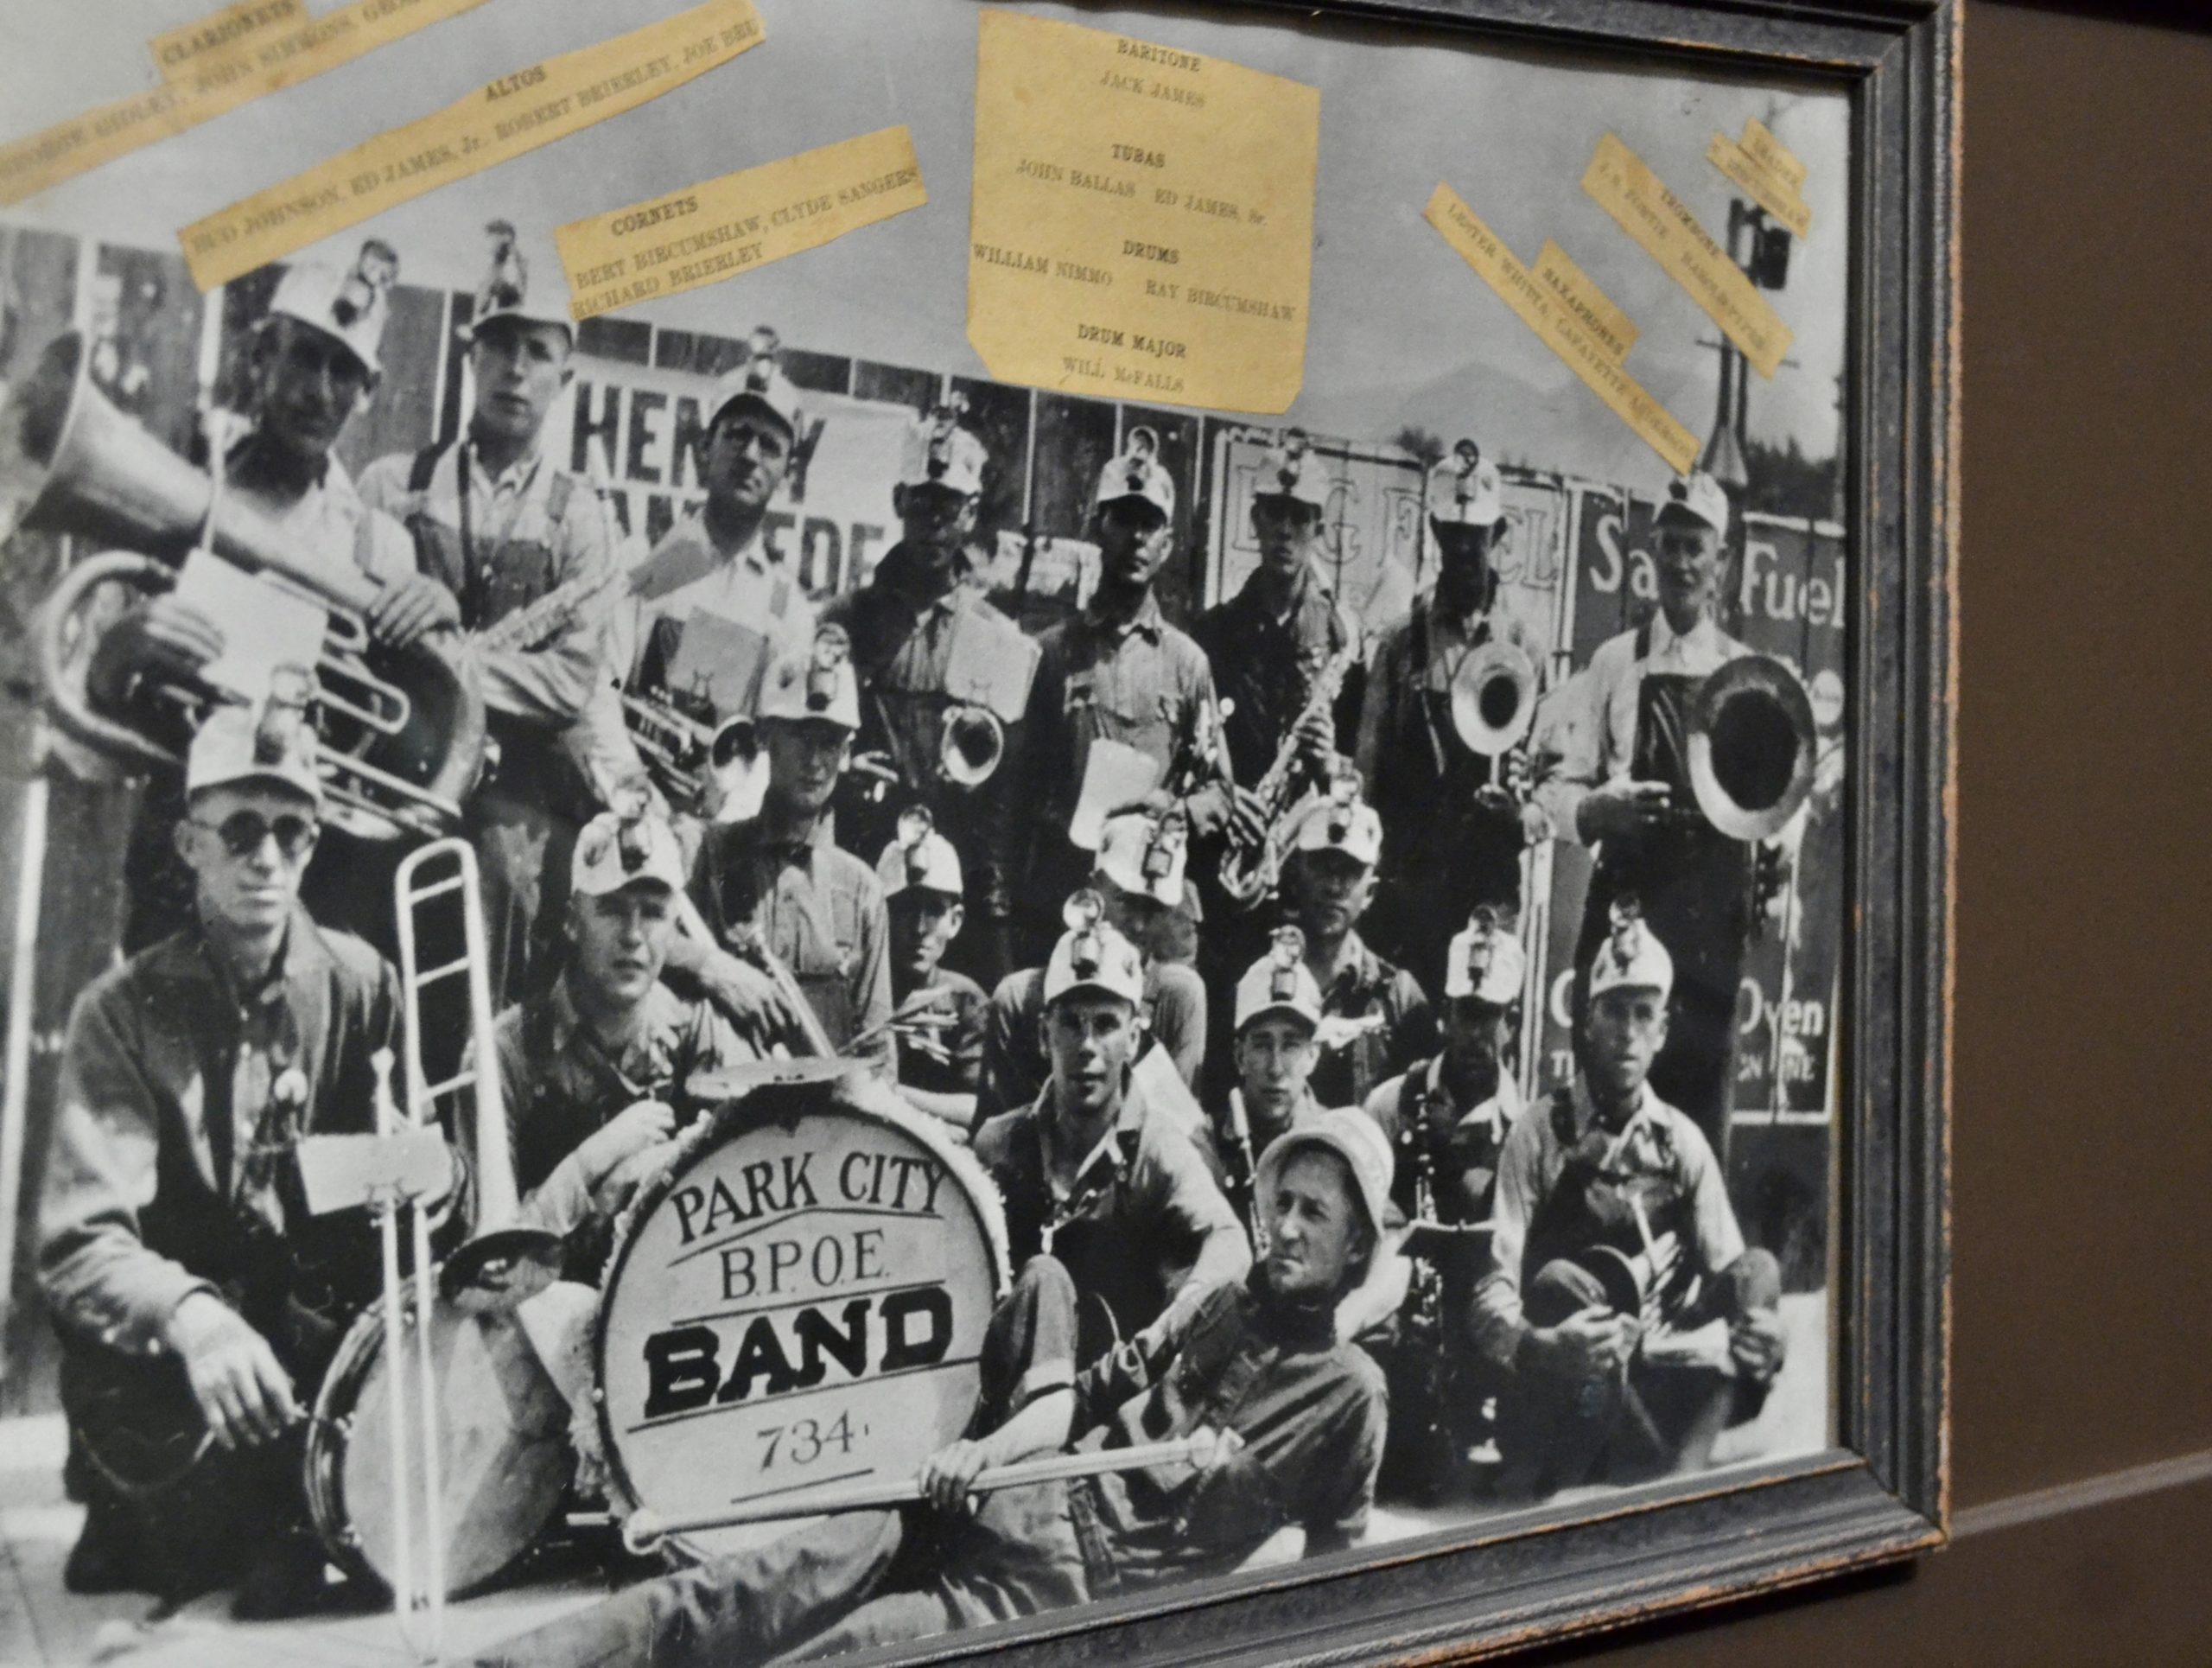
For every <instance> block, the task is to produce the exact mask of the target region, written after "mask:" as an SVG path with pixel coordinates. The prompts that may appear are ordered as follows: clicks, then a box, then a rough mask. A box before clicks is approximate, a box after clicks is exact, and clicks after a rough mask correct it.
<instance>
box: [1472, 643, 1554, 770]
mask: <svg viewBox="0 0 2212 1668" xmlns="http://www.w3.org/2000/svg"><path fill="white" fill-rule="evenodd" d="M1451 692H1452V729H1453V730H1454V731H1455V732H1456V733H1457V734H1458V735H1459V739H1460V740H1461V741H1462V742H1465V743H1466V745H1467V748H1468V749H1469V750H1470V751H1471V752H1474V753H1479V754H1483V755H1484V757H1485V758H1491V759H1495V758H1498V757H1500V756H1502V755H1503V754H1508V753H1510V752H1511V751H1512V750H1513V749H1514V748H1516V747H1518V746H1520V745H1521V743H1522V741H1523V740H1525V739H1526V738H1527V736H1528V734H1529V726H1530V725H1531V724H1533V723H1535V721H1536V663H1535V661H1533V660H1531V659H1529V656H1528V655H1527V653H1524V652H1523V651H1522V649H1520V648H1519V647H1517V646H1515V645H1513V644H1511V643H1507V642H1503V641H1500V640H1497V639H1496V638H1492V639H1491V640H1490V641H1489V642H1487V643H1484V644H1483V645H1481V646H1479V647H1478V648H1472V649H1469V650H1468V651H1467V652H1466V653H1465V654H1463V655H1461V656H1460V657H1459V665H1456V666H1454V667H1452V685H1451Z"/></svg>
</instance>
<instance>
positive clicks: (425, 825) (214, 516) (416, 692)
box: [0, 334, 485, 839]
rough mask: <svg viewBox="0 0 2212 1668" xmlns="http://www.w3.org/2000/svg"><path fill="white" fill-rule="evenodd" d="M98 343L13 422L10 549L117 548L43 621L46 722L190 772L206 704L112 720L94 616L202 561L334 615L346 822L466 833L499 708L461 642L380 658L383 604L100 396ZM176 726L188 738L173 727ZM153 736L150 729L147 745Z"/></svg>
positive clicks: (59, 349) (333, 737)
mask: <svg viewBox="0 0 2212 1668" xmlns="http://www.w3.org/2000/svg"><path fill="white" fill-rule="evenodd" d="M87 358H88V356H87V355H86V352H85V344H84V341H83V339H82V338H81V337H79V336H77V335H75V334H69V335H63V336H59V337H56V338H55V339H54V341H52V342H49V343H48V345H47V347H46V349H45V351H44V353H42V354H41V357H40V360H39V364H38V366H37V369H36V370H35V372H33V374H32V376H31V378H30V379H29V382H28V383H26V385H24V387H23V390H22V398H20V399H19V400H17V401H16V403H15V404H12V405H5V406H0V541H4V540H5V539H6V538H7V537H8V536H9V535H10V533H11V532H14V530H15V528H16V525H22V526H24V527H26V528H32V529H43V530H46V531H48V532H60V533H67V534H70V535H72V536H75V537H79V538H87V539H93V540H98V541H101V542H103V543H105V544H107V545H109V546H111V547H112V548H111V549H109V550H108V551H106V552H105V554H101V555H96V556H92V557H87V558H86V559H85V560H83V561H80V562H79V563H76V564H75V565H74V566H73V567H72V568H71V569H70V570H69V571H68V573H67V575H65V576H63V578H62V580H61V583H60V584H58V585H57V586H55V587H54V590H53V591H52V592H51V593H50V594H49V595H48V597H47V599H46V601H45V602H43V603H42V604H41V607H40V610H39V614H38V617H37V619H36V621H35V622H34V626H33V651H34V658H35V665H36V667H37V670H38V673H39V678H40V681H41V684H42V686H43V692H44V696H45V700H46V705H47V709H48V712H49V713H50V714H51V715H52V716H53V718H54V723H55V726H56V728H57V729H60V731H61V732H62V734H64V735H67V736H69V737H70V738H71V739H72V740H73V741H75V742H79V743H80V744H81V745H83V746H85V747H86V748H91V749H92V750H93V751H94V752H97V753H99V754H103V755H105V756H106V757H108V758H111V759H114V760H116V761H119V762H120V763H122V764H123V765H124V766H126V767H130V768H133V769H137V770H145V769H149V768H151V769H156V770H161V771H181V769H182V768H183V759H182V751H181V745H180V732H181V733H188V732H189V730H190V729H191V728H193V727H194V725H196V723H197V722H198V720H199V718H200V713H201V709H202V708H203V707H204V706H205V704H206V700H207V694H206V691H204V690H202V689H198V688H192V687H186V686H183V685H168V686H162V687H160V688H157V689H156V691H154V693H156V695H158V696H159V697H161V699H160V701H159V703H149V705H150V707H151V710H150V713H149V715H147V716H138V718H137V724H134V723H124V722H123V721H121V720H120V719H118V718H116V717H111V716H108V715H106V714H105V713H102V712H99V711H97V710H95V709H94V707H93V705H92V701H91V699H90V697H89V696H88V694H87V692H86V689H85V686H84V681H85V676H86V672H87V671H88V669H89V665H90V662H91V659H92V656H91V655H90V654H89V653H85V652H84V646H85V643H86V640H87V639H88V638H89V637H90V635H91V633H92V630H93V627H92V622H91V621H90V619H89V618H88V612H87V611H88V607H89V605H91V604H92V602H94V600H95V597H96V595H97V594H98V593H99V592H101V591H102V590H103V589H105V588H108V587H111V586H115V585H118V584H119V585H122V586H124V587H127V588H129V589H132V590H135V591H139V592H144V593H147V594H152V593H155V592H158V591H162V590H165V589H168V588H169V587H170V586H171V585H173V584H174V583H175V569H176V566H177V564H178V563H181V562H182V560H183V558H184V557H185V556H186V554H187V553H188V552H189V551H192V550H194V549H195V548H198V549H202V550H206V551H208V552H210V553H211V554H213V555H214V556H218V557H222V558H223V559H224V560H226V561H228V562H231V563H235V564H236V565H238V566H239V567H242V568H244V569H245V570H248V571H249V572H252V573H256V574H258V575H259V576H262V577H264V579H267V580H269V581H270V582H271V583H276V584H278V585H281V586H283V587H284V588H286V589H289V590H292V591H295V592H296V593H299V594H300V595H304V596H305V597H307V598H308V600H310V601H311V602H315V603H318V604H320V605H321V607H322V608H324V610H325V611H326V613H327V615H328V617H329V626H328V628H327V629H328V634H327V637H326V639H325V641H324V644H323V647H322V652H321V658H320V659H319V661H318V663H317V665H316V666H315V681H316V684H317V695H316V699H315V702H314V708H315V727H316V729H317V731H318V733H319V734H320V735H321V740H322V743H323V747H322V755H323V756H322V773H323V778H324V788H325V792H326V793H327V794H328V796H329V798H330V800H331V802H332V804H333V805H334V807H336V809H337V815H336V816H334V818H333V820H334V821H337V822H340V824H342V825H344V826H346V828H347V829H348V830H349V831H352V832H354V833H356V834H360V835H363V836H365V837H371V838H377V839H392V838H397V837H400V836H401V835H403V834H405V833H409V832H417V833H429V834H438V833H442V832H443V831H445V830H447V829H448V828H449V827H451V826H452V825H453V824H455V823H457V822H458V821H459V820H460V818H461V801H462V800H463V799H465V798H466V797H467V794H468V793H469V792H470V791H471V790H472V789H473V788H474V786H475V784H476V779H477V775H478V773H479V771H480V769H481V767H482V765H483V761H484V748H485V712H484V696H483V691H482V690H481V688H480V686H479V684H478V683H477V681H476V679H475V678H474V677H472V676H470V675H468V674H467V672H466V671H465V670H464V668H463V666H462V664H461V645H460V643H459V641H458V640H457V639H454V637H452V636H451V635H450V634H447V633H440V634H435V635H433V636H431V637H428V638H424V639H423V640H421V641H419V642H417V643H416V644H413V645H411V646H410V647H408V648H406V649H404V650H401V649H391V648H390V647H388V646H384V645H381V644H372V642H371V641H370V640H369V633H368V627H367V624H366V618H367V614H368V612H369V609H370V608H371V607H372V605H373V603H374V602H375V601H376V597H377V593H378V588H377V585H376V583H375V582H373V581H372V580H371V579H370V578H369V577H368V576H367V575H365V574H363V573H360V572H359V571H357V570H355V569H353V567H352V566H350V565H348V564H344V563H324V562H318V561H317V560H316V559H315V557H313V556H311V555H309V554H308V553H307V552H305V551H301V550H299V549H298V548H297V547H296V545H295V544H294V543H293V542H292V540H291V538H290V536H289V535H288V534H287V533H286V532H284V531H283V529H282V528H280V527H278V526H277V524H276V523H275V522H273V521H271V520H270V519H269V518H268V517H266V516H264V515H262V514H261V513H259V512H257V511H256V510H254V509H253V508H252V507H251V506H248V505H245V504H243V503H241V502H239V501H238V500H237V499H236V498H235V497H226V496H225V495H224V494H223V493H222V491H221V489H220V487H219V483H218V482H217V481H215V480H214V479H213V477H211V476H209V475H208V474H205V473H204V472H202V471H201V470H199V469H196V468H194V467H193V466H192V465H191V464H189V463H188V462H185V460H184V459H182V458H181V457H179V456H177V455H176V454H175V453H174V452H172V451H170V450H169V449H168V448H167V447H165V446H163V445H162V443H161V442H159V441H157V440H156V439H155V438H154V437H153V436H150V435H149V434H147V433H146V432H145V430H143V429H141V428H139V427H138V426H137V424H136V423H132V422H131V421H130V419H129V418H128V417H124V415H123V414H122V413H121V412H120V411H118V410H116V408H115V407H114V405H112V404H110V403H109V401H108V400H107V398H105V396H104V395H103V394H102V393H101V392H99V389H98V388H96V387H94V386H93V385H92V382H91V380H90V378H89V375H88V373H87V369H86V366H87ZM164 710H166V712H167V714H173V715H175V716H176V717H177V718H178V719H179V720H180V721H181V722H179V723H168V722H167V721H166V717H165V716H164ZM138 725H143V726H145V727H143V728H141V727H137V726H138Z"/></svg>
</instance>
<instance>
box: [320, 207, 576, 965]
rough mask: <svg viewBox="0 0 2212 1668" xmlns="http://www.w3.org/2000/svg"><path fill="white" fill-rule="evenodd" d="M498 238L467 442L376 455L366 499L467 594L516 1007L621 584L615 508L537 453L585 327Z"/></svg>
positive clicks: (552, 877) (495, 871) (501, 927)
mask: <svg viewBox="0 0 2212 1668" xmlns="http://www.w3.org/2000/svg"><path fill="white" fill-rule="evenodd" d="M488 229H489V230H490V232H492V235H493V261H492V270H491V271H490V273H489V274H488V275H487V276H486V279H485V282H484V284H483V287H482V288H481V289H480V290H478V291H477V293H476V308H475V313H474V317H473V318H472V320H471V321H470V322H469V323H468V324H467V325H465V326H463V327H462V328H461V332H460V334H461V340H462V341H465V342H467V344H468V368H469V372H470V374H471V377H472V379H473V380H474V384H475V408H474V411H473V412H472V413H471V415H470V417H469V419H468V431H467V434H466V435H464V436H462V437H461V441H460V442H459V443H458V444H440V445H432V446H428V447H425V448H423V449H422V450H421V451H419V452H412V453H398V454H395V455H392V456H390V457H386V458H382V459H379V460H378V462H375V463H373V464H372V465H371V466H370V467H369V468H367V469H366V470H365V471H364V472H363V474H362V475H361V497H362V499H363V500H364V501H365V502H366V503H367V504H369V505H370V506H372V507H374V508H376V509H379V510H382V511H384V512H386V513H387V514H389V515H391V517H392V518H393V519H396V520H398V521H400V522H401V523H403V524H404V525H405V526H406V528H407V530H408V532H410V533H411V534H413V535H414V539H415V551H416V563H417V564H418V565H419V566H420V567H421V569H422V570H423V572H424V573H426V574H429V575H430V576H433V577H435V579H437V580H438V582H439V583H442V585H444V586H445V587H446V588H447V589H448V590H450V591H451V592H452V593H453V594H454V595H455V596H456V597H457V598H458V599H459V600H460V604H461V628H462V629H463V630H464V631H465V632H467V633H468V640H469V643H470V648H471V653H470V665H471V668H472V670H473V671H474V673H475V675H476V677H477V678H479V679H480V681H481V683H482V684H483V687H484V701H485V705H486V708H487V710H488V719H489V728H490V732H491V735H492V737H493V740H494V741H496V742H498V743H499V754H498V759H497V762H496V764H495V765H494V766H493V769H492V772H491V774H490V775H489V776H488V777H487V779H486V780H485V781H484V782H483V783H482V784H481V785H480V786H479V787H478V789H477V791H476V793H475V795H474V798H472V799H471V800H470V801H469V804H468V807H467V812H468V838H469V844H472V845H474V847H475V848H476V855H477V858H478V862H479V866H480V870H481V872H482V875H483V882H484V915H485V932H486V942H487V945H488V947H489V949H490V952H491V953H490V958H489V959H490V964H491V977H492V997H493V1001H494V1002H495V1003H505V1002H509V1001H520V1000H523V999H524V998H525V997H528V996H532V995H534V994H535V993H536V992H537V990H539V989H540V988H542V986H543V984H544V979H543V977H542V973H543V970H545V969H547V968H548V967H549V965H550V961H551V958H552V954H553V952H554V950H555V949H556V945H557V935H558V933H559V922H560V920H561V915H562V909H563V904H564V903H565V901H566V899H567V896H568V867H569V852H570V851H571V850H574V848H575V838H576V831H577V829H578V828H579V827H580V826H581V825H582V823H583V822H584V820H585V819H586V818H588V817H589V816H590V815H591V814H592V812H593V811H594V809H595V808H596V805H595V804H594V793H595V791H594V786H593V784H591V783H590V782H588V780H586V779H585V776H584V773H583V770H582V767H581V765H580V764H579V762H578V755H577V754H576V752H575V750H574V748H572V747H571V746H570V745H569V739H570V732H571V731H572V730H573V729H574V728H575V725H576V724H577V723H578V721H579V720H580V718H581V717H582V716H583V713H584V710H585V707H586V706H587V704H588V703H589V702H590V701H591V699H592V698H593V697H594V694H595V693H596V692H597V691H598V689H599V687H600V685H601V684H603V683H604V682H605V681H606V679H607V669H606V664H605V654H604V652H605V648H606V641H607V626H608V623H609V621H610V619H611V617H612V614H613V601H614V599H613V595H612V589H613V583H614V581H615V579H616V573H615V568H614V553H613V530H612V528H611V526H610V525H609V522H608V518H607V506H606V505H605V503H604V502H603V501H602V500H601V498H600V496H599V494H598V493H596V492H595V491H594V490H593V487H592V485H591V483H590V482H589V481H586V480H584V479H583V478H582V476H579V475H573V474H569V473H568V472H567V471H566V470H564V469H562V468H558V467H557V466H556V464H555V463H554V462H553V461H552V460H551V459H550V458H548V457H547V456H546V455H545V453H544V449H543V443H542V442H543V431H544V428H545V418H546V415H547V413H548V412H549V411H551V410H552V408H553V404H554V402H555V401H556V399H557V398H559V397H560V394H561V391H562V390H563V389H564V388H566V387H567V386H568V385H569V381H570V380H571V379H573V377H574V376H575V372H574V370H573V369H572V368H571V367H570V366H569V355H570V353H572V352H573V351H574V349H575V329H576V328H575V324H574V323H573V322H570V320H569V315H568V313H567V311H566V310H565V309H563V308H560V307H558V306H556V305H552V304H549V303H546V302H539V303H537V304H535V305H533V304H532V303H531V301H530V299H529V296H528V286H529V273H528V271H527V269H526V268H525V266H524V263H523V258H522V256H521V254H520V252H519V251H518V250H517V249H516V248H515V229H514V227H513V226H510V225H509V224H508V223H507V222H506V221H505V220H494V221H493V222H492V224H491V226H490V227H489V228H488ZM556 594H557V595H556ZM560 597H566V598H568V599H569V601H568V602H565V603H563V602H560V601H559V600H558V598H560ZM549 598H554V599H555V600H554V601H552V602H549V601H548V599H549ZM532 620H536V621H538V622H539V623H537V624H536V625H535V626H532V625H531V623H530V622H531V621H532ZM518 633H520V634H519V635H518Z"/></svg>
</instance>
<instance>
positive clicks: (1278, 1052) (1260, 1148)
mask: <svg viewBox="0 0 2212 1668" xmlns="http://www.w3.org/2000/svg"><path fill="white" fill-rule="evenodd" d="M1305 937H1306V935H1305V934H1304V933H1300V931H1299V930H1298V929H1297V928H1296V927H1294V926H1285V927H1279V928H1277V929H1276V932H1275V938H1274V944H1273V945H1270V946H1269V947H1268V953H1267V954H1266V955H1264V956H1262V957H1261V958H1260V959H1259V960H1257V961H1255V962H1254V963H1253V964H1252V965H1251V966H1250V967H1249V968H1248V969H1247V970H1246V971H1245V974H1244V977H1243V978H1241V979H1239V980H1237V982H1236V1042H1235V1044H1234V1054H1235V1057H1236V1086H1235V1087H1233V1088H1231V1089H1230V1092H1229V1093H1228V1095H1227V1097H1226V1098H1225V1099H1224V1104H1223V1108H1222V1113H1221V1116H1219V1117H1216V1118H1215V1119H1214V1120H1213V1128H1212V1136H1213V1150H1214V1156H1215V1157H1216V1159H1217V1168H1218V1169H1219V1171H1220V1173H1221V1174H1222V1175H1224V1177H1226V1178H1227V1180H1226V1183H1225V1191H1226V1192H1227V1193H1228V1194H1229V1199H1230V1203H1231V1204H1232V1205H1234V1206H1236V1211H1237V1213H1238V1214H1239V1215H1240V1216H1242V1217H1243V1219H1244V1222H1245V1225H1246V1226H1247V1227H1250V1228H1255V1229H1256V1228H1257V1227H1258V1226H1259V1223H1260V1208H1259V1206H1260V1200H1259V1195H1258V1194H1257V1192H1256V1190H1255V1183H1256V1181H1257V1178H1258V1175H1259V1168H1260V1165H1259V1161H1260V1157H1261V1156H1262V1154H1264V1153H1265V1152H1266V1151H1267V1150H1268V1148H1269V1147H1271V1146H1273V1145H1274V1143H1275V1142H1276V1140H1277V1139H1278V1138H1280V1137H1281V1136H1282V1135H1283V1134H1285V1133H1286V1132H1287V1130H1289V1129H1290V1128H1291V1126H1292V1125H1293V1124H1299V1123H1302V1122H1307V1121H1310V1120H1311V1119H1313V1118H1314V1117H1319V1115H1320V1112H1321V1110H1322V1107H1321V1103H1320V1102H1319V1101H1318V1100H1316V1099H1315V1098H1313V1089H1312V1087H1311V1082H1312V1079H1313V1065H1314V1061H1315V1060H1316V1059H1318V1058H1319V1049H1318V1048H1317V1047H1315V1045H1314V1041H1313V1039H1314V1034H1315V1033H1316V1032H1318V1031H1319V1029H1320V1027H1321V991H1320V988H1319V986H1318V985H1316V984H1314V983H1313V974H1311V973H1309V972H1307V971H1306V963H1305V959H1304V958H1305V953H1306V942H1305ZM1255 1243H1257V1242H1256V1241H1255Z"/></svg>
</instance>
